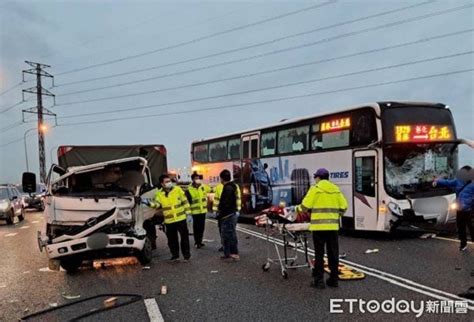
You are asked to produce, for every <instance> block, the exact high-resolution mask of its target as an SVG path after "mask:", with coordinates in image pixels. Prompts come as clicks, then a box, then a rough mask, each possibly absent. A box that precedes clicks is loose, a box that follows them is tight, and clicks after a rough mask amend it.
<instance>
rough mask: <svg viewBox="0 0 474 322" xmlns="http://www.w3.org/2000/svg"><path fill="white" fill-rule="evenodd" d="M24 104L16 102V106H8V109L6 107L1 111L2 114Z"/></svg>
mask: <svg viewBox="0 0 474 322" xmlns="http://www.w3.org/2000/svg"><path fill="white" fill-rule="evenodd" d="M24 102H25V101H19V102H16V103H15V104H12V105H10V106H8V107H5V108H4V109H3V110H1V111H0V114H2V113H5V112H8V111H9V110H11V109H13V108H15V107H17V106H18V105H21V104H23V103H24Z"/></svg>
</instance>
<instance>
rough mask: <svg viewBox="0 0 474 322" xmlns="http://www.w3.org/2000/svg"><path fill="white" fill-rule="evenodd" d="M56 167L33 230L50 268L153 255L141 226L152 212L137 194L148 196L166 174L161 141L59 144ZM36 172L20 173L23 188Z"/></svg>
mask: <svg viewBox="0 0 474 322" xmlns="http://www.w3.org/2000/svg"><path fill="white" fill-rule="evenodd" d="M58 163H59V164H58V165H56V164H53V165H52V167H51V170H50V172H49V174H48V178H47V182H46V184H47V194H46V197H45V210H44V216H45V217H44V227H43V229H42V231H39V232H38V244H39V248H40V250H41V251H43V250H46V254H47V256H48V258H49V267H50V269H59V266H61V267H62V268H63V269H65V270H66V271H68V272H74V271H76V270H77V269H78V268H79V267H80V265H81V264H82V262H83V261H84V260H93V259H96V258H107V257H118V256H136V257H137V259H138V260H139V261H140V263H142V264H148V263H149V262H150V261H151V257H152V246H151V242H150V239H149V238H148V237H147V232H146V230H145V229H144V228H143V223H144V221H145V220H147V219H150V218H151V217H153V216H154V215H155V211H154V210H152V209H150V208H148V207H146V206H144V205H142V204H141V198H142V197H143V196H144V195H145V194H146V197H149V196H150V195H151V194H153V186H154V185H155V186H156V185H158V178H159V176H160V175H161V174H163V173H166V172H167V164H166V149H165V148H164V146H162V145H140V146H61V147H59V148H58ZM35 181H36V180H35V175H34V174H32V173H24V174H23V188H24V189H26V190H25V191H28V189H29V187H33V186H35V184H36V182H35Z"/></svg>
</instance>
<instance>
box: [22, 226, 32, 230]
mask: <svg viewBox="0 0 474 322" xmlns="http://www.w3.org/2000/svg"><path fill="white" fill-rule="evenodd" d="M28 228H30V226H23V227H20V229H28Z"/></svg>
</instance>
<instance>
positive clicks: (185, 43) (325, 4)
mask: <svg viewBox="0 0 474 322" xmlns="http://www.w3.org/2000/svg"><path fill="white" fill-rule="evenodd" d="M335 2H336V1H329V2H324V3H322V4H316V5H312V6H309V7H306V8H303V9H298V10H295V11H290V12H287V13H284V14H281V15H277V16H273V17H270V18H266V19H263V20H259V21H256V22H252V23H249V24H245V25H242V26H237V27H233V28H230V29H226V30H222V31H218V32H214V33H211V34H208V35H205V36H201V37H198V38H194V39H191V40H187V41H184V42H181V43H177V44H174V45H171V46H166V47H161V48H158V49H154V50H150V51H146V52H143V53H139V54H135V55H131V56H125V57H122V58H117V59H113V60H109V61H106V62H103V63H98V64H92V65H88V66H84V67H80V68H75V69H71V70H68V71H64V72H61V73H58V74H57V75H58V76H59V75H66V74H71V73H76V72H79V71H83V70H87V69H91V68H95V67H99V66H106V65H111V64H115V63H118V62H122V61H124V60H129V59H135V58H139V57H143V56H147V55H151V54H154V53H157V52H162V51H165V50H170V49H174V48H178V47H182V46H186V45H189V44H194V43H197V42H200V41H203V40H207V39H210V38H214V37H216V36H221V35H225V34H228V33H231V32H234V31H238V30H243V29H247V28H250V27H254V26H257V25H261V24H264V23H267V22H270V21H275V20H278V19H282V18H286V17H289V16H292V15H296V14H299V13H302V12H305V11H309V10H314V9H317V8H320V7H324V6H327V5H329V4H333V3H335Z"/></svg>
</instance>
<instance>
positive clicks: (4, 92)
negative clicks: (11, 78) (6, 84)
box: [0, 82, 23, 96]
mask: <svg viewBox="0 0 474 322" xmlns="http://www.w3.org/2000/svg"><path fill="white" fill-rule="evenodd" d="M22 84H23V82H19V83H18V84H16V85H14V86H12V87H10V88H9V89H6V90H4V91H3V92H1V93H0V96H2V95H4V94H6V93H8V92H11V91H12V90H14V89H16V88H18V87H20V86H21V85H22Z"/></svg>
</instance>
